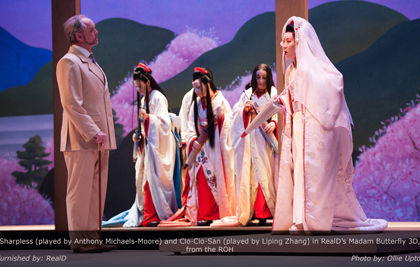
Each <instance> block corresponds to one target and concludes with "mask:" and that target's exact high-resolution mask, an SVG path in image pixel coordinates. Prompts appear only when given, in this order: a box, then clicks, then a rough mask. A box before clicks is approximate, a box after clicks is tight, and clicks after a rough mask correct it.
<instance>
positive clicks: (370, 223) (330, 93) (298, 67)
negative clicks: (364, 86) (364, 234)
mask: <svg viewBox="0 0 420 267" xmlns="http://www.w3.org/2000/svg"><path fill="white" fill-rule="evenodd" d="M282 40H283V41H282V46H283V50H284V53H283V70H285V69H286V67H287V65H288V64H289V65H288V67H287V69H286V73H285V90H284V91H283V92H282V93H281V95H280V101H281V102H282V104H283V105H284V110H283V119H282V122H283V133H282V137H281V140H282V148H281V155H280V165H279V182H278V190H277V200H276V210H275V215H274V222H273V231H274V232H276V231H285V230H290V232H291V233H304V232H305V233H307V234H310V233H312V232H314V231H323V232H324V231H325V232H329V231H362V230H369V231H380V230H384V229H385V228H386V227H387V222H386V221H384V220H373V219H367V218H366V215H365V213H364V212H363V210H362V208H361V207H360V205H359V202H358V201H357V198H356V195H355V194H354V191H353V187H352V178H353V173H354V168H353V163H352V158H351V154H352V151H353V141H352V132H351V127H352V124H353V122H352V119H351V116H350V112H349V109H348V107H347V104H346V100H345V99H344V92H343V76H342V74H341V73H340V72H339V71H338V70H337V69H336V68H335V66H334V65H333V64H332V63H331V61H330V60H329V59H328V57H327V56H326V55H325V52H324V50H323V49H322V46H321V44H320V42H319V39H318V36H317V35H316V33H315V30H314V29H313V27H312V26H311V24H309V22H308V21H306V20H304V19H302V18H299V17H291V18H290V19H289V20H288V21H287V23H286V24H285V25H284V27H283V32H282Z"/></svg>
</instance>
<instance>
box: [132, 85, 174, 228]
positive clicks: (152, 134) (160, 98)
mask: <svg viewBox="0 0 420 267" xmlns="http://www.w3.org/2000/svg"><path fill="white" fill-rule="evenodd" d="M149 97H150V98H149V103H150V105H149V107H150V113H149V114H148V116H147V117H146V118H145V120H144V123H143V127H142V136H143V137H145V139H146V140H145V145H144V147H143V151H140V150H139V153H138V156H137V161H136V166H135V167H136V188H137V194H136V202H135V206H136V207H134V205H133V207H132V208H131V210H130V214H129V215H128V218H129V220H128V221H127V222H126V223H125V224H124V226H125V227H130V226H139V225H141V223H142V221H143V219H144V188H145V184H146V181H147V182H148V183H149V188H150V192H151V195H152V199H153V204H154V207H155V209H156V212H157V214H158V216H159V219H160V220H166V219H168V218H169V217H170V216H172V214H173V213H174V212H176V211H177V209H178V207H177V203H176V196H175V190H174V184H173V175H174V166H175V153H176V151H175V149H176V143H175V139H174V137H173V134H172V132H171V119H170V117H169V113H168V101H167V100H166V98H165V96H164V95H163V94H162V93H160V92H159V91H158V90H153V91H152V92H151V93H150V95H149ZM145 101H146V100H145V97H143V99H142V100H141V106H142V107H143V109H146V106H145ZM136 217H138V219H137V218H136Z"/></svg>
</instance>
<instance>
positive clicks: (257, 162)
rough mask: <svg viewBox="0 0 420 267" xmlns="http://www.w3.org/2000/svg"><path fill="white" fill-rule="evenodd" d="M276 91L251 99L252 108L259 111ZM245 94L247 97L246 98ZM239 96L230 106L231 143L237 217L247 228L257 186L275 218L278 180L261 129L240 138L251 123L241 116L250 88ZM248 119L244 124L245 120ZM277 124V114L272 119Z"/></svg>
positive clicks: (250, 91) (269, 149)
mask: <svg viewBox="0 0 420 267" xmlns="http://www.w3.org/2000/svg"><path fill="white" fill-rule="evenodd" d="M276 93H277V90H276V89H275V88H274V87H273V88H271V96H269V95H268V94H264V95H262V96H260V98H258V97H257V96H256V95H253V96H252V101H253V102H254V105H256V106H258V107H257V108H256V109H257V111H259V110H260V109H261V108H262V107H263V106H264V105H265V103H267V102H268V101H269V100H270V98H271V97H273V96H275V95H276ZM245 94H246V96H245ZM245 94H242V95H241V97H240V99H239V101H238V103H236V104H235V106H234V107H233V123H232V143H233V148H234V151H235V171H236V186H237V188H236V192H237V196H238V209H237V217H238V220H239V222H240V223H241V224H242V225H246V224H247V223H248V221H250V220H251V219H252V216H253V214H254V203H255V200H256V198H257V192H258V186H260V188H261V190H262V192H263V195H264V198H265V202H266V204H267V206H268V208H269V210H270V213H271V215H272V216H274V208H275V197H276V193H275V188H276V185H277V178H278V157H277V155H276V154H275V153H274V151H273V148H272V147H271V146H270V145H269V144H268V143H267V141H266V140H265V139H264V136H263V135H262V133H261V132H260V129H255V130H253V131H252V132H251V133H250V134H248V135H246V136H245V137H244V138H241V135H242V133H243V132H244V131H245V129H246V128H245V125H247V124H248V123H249V122H250V120H251V119H250V116H249V117H248V118H247V117H245V114H244V111H243V110H244V104H245V102H246V101H247V100H249V98H250V97H251V95H252V88H250V89H248V90H246V91H245ZM245 120H247V121H245ZM272 120H273V121H274V122H276V123H277V115H275V116H273V117H272Z"/></svg>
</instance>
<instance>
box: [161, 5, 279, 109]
mask: <svg viewBox="0 0 420 267" xmlns="http://www.w3.org/2000/svg"><path fill="white" fill-rule="evenodd" d="M274 21H275V14H274V12H267V13H264V14H261V15H258V16H256V17H254V18H252V19H251V20H249V21H248V22H247V23H245V24H244V25H243V26H242V27H241V28H240V29H239V31H238V32H237V34H236V35H235V37H234V39H233V40H232V41H231V42H230V43H228V44H226V45H223V46H220V47H217V48H215V49H213V50H211V51H208V52H207V53H204V54H203V55H201V56H200V57H199V58H198V59H197V60H195V61H194V62H193V63H192V64H191V65H190V66H189V67H188V68H187V69H185V70H184V71H183V72H181V73H179V74H178V75H176V76H175V77H173V78H171V79H170V80H168V81H166V82H163V83H161V87H162V89H163V90H164V91H165V93H166V95H167V97H168V99H169V106H170V107H171V108H177V107H180V105H181V101H182V98H183V97H184V94H185V93H186V92H187V91H188V90H189V89H191V82H192V73H193V69H194V67H197V66H200V67H207V68H209V69H211V70H212V72H213V74H214V81H215V84H216V86H220V87H225V86H226V85H228V84H230V83H231V82H232V81H233V80H234V79H235V78H236V77H238V76H243V75H245V74H246V73H245V70H253V69H254V67H255V66H256V65H258V64H260V63H267V64H270V65H272V64H273V63H274V62H275V61H276V39H275V37H276V32H275V23H274Z"/></svg>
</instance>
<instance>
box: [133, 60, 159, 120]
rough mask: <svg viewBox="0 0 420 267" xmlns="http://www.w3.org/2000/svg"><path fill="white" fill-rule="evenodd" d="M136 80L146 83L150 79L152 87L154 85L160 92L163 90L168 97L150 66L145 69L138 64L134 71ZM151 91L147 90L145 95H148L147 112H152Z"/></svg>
mask: <svg viewBox="0 0 420 267" xmlns="http://www.w3.org/2000/svg"><path fill="white" fill-rule="evenodd" d="M136 80H140V81H143V82H145V83H147V81H150V87H152V90H158V91H159V92H161V93H162V94H163V95H164V96H165V97H166V95H165V93H164V92H163V90H162V88H160V86H159V84H158V83H157V82H156V80H155V79H154V78H153V76H152V70H151V69H149V68H147V69H145V68H144V67H142V66H137V67H136V69H135V70H134V73H133V81H136ZM146 90H147V89H146ZM149 93H150V92H146V94H145V96H144V97H146V112H147V113H150V108H149Z"/></svg>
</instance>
